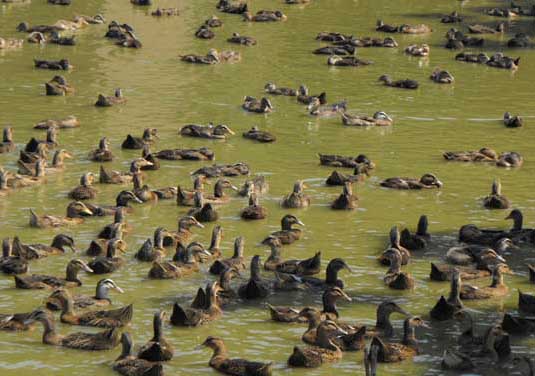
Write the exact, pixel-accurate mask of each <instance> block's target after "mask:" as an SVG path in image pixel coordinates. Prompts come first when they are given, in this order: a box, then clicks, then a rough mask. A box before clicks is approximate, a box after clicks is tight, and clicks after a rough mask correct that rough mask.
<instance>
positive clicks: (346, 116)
mask: <svg viewBox="0 0 535 376" xmlns="http://www.w3.org/2000/svg"><path fill="white" fill-rule="evenodd" d="M341 116H342V123H343V124H344V125H351V126H359V127H371V126H379V127H386V126H389V125H392V124H394V120H393V119H392V118H391V117H390V116H389V115H388V114H387V113H386V112H384V111H377V112H375V113H374V114H373V116H367V115H352V114H350V113H347V112H342V113H341Z"/></svg>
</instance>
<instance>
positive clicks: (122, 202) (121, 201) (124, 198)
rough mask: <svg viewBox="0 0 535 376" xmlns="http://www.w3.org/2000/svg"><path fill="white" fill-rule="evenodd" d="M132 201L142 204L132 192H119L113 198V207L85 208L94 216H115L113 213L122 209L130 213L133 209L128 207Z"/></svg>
mask: <svg viewBox="0 0 535 376" xmlns="http://www.w3.org/2000/svg"><path fill="white" fill-rule="evenodd" d="M131 201H133V202H136V203H138V204H142V203H143V201H141V200H140V199H139V198H137V196H136V195H135V194H134V192H132V191H121V192H119V194H118V195H117V197H116V198H115V206H110V205H95V204H89V203H88V204H87V205H86V206H87V207H88V208H89V209H90V210H91V211H92V212H93V215H94V216H99V217H100V216H104V215H115V212H116V211H117V210H118V209H120V208H122V210H124V211H125V212H126V213H130V212H132V211H133V210H134V209H133V208H132V207H131V206H130V205H129V203H130V202H131Z"/></svg>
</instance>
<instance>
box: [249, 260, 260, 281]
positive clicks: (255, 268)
mask: <svg viewBox="0 0 535 376" xmlns="http://www.w3.org/2000/svg"><path fill="white" fill-rule="evenodd" d="M251 279H252V280H253V281H260V280H261V279H262V276H261V275H260V260H259V259H257V258H255V259H253V261H252V262H251Z"/></svg>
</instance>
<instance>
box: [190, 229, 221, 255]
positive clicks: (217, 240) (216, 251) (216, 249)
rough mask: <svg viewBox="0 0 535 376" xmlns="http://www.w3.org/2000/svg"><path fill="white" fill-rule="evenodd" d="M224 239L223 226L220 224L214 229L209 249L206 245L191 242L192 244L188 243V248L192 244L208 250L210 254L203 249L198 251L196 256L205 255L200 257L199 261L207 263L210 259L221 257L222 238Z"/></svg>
mask: <svg viewBox="0 0 535 376" xmlns="http://www.w3.org/2000/svg"><path fill="white" fill-rule="evenodd" d="M222 239H223V228H222V227H221V226H219V225H216V226H214V228H213V229H212V236H211V239H210V246H209V247H208V249H204V247H202V246H201V245H200V244H198V243H191V244H190V245H188V248H189V247H190V246H197V245H198V246H199V247H200V248H202V249H203V250H205V251H207V252H208V253H209V254H207V253H206V252H202V251H201V252H200V253H199V252H197V253H196V255H195V257H197V256H198V255H200V256H203V257H198V260H197V261H199V262H202V263H205V262H207V261H209V260H215V259H218V258H220V257H221V240H222Z"/></svg>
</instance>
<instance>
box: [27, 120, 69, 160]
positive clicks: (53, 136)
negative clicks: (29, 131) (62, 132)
mask: <svg viewBox="0 0 535 376" xmlns="http://www.w3.org/2000/svg"><path fill="white" fill-rule="evenodd" d="M41 144H44V145H46V147H47V148H45V149H40V148H39V146H40V145H41ZM58 145H59V143H58V130H57V129H55V128H52V129H47V131H46V140H37V139H36V138H35V137H32V138H31V139H30V141H28V143H27V144H26V146H25V147H24V151H25V152H26V153H35V154H38V155H39V156H41V157H42V156H44V155H43V154H41V153H42V151H43V150H46V151H49V150H50V149H54V148H55V147H56V146H58ZM20 159H21V160H22V161H23V162H35V159H33V160H25V159H24V158H23V157H22V155H21V158H20Z"/></svg>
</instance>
